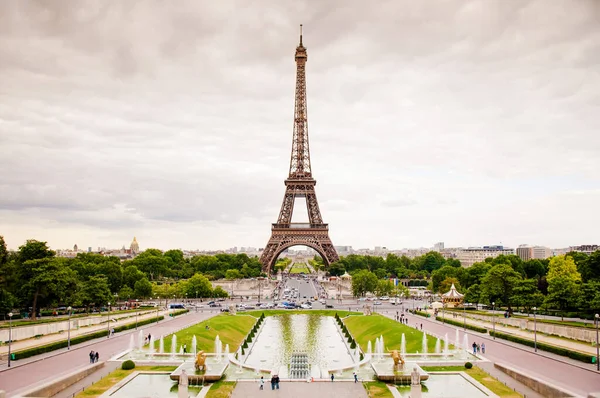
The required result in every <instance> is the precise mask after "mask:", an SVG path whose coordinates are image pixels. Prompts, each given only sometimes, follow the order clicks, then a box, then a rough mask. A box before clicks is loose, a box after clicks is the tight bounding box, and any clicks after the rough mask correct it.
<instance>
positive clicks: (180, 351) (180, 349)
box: [179, 346, 183, 355]
mask: <svg viewBox="0 0 600 398" xmlns="http://www.w3.org/2000/svg"><path fill="white" fill-rule="evenodd" d="M179 355H183V346H181V347H179Z"/></svg>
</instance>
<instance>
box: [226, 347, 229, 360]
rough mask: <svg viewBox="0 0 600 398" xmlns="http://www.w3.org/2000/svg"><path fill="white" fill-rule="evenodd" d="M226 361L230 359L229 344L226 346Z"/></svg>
mask: <svg viewBox="0 0 600 398" xmlns="http://www.w3.org/2000/svg"><path fill="white" fill-rule="evenodd" d="M225 359H226V360H228V359H229V344H225Z"/></svg>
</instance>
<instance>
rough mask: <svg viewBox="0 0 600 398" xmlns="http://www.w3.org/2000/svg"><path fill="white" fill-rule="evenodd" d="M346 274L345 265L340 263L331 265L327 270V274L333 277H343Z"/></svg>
mask: <svg viewBox="0 0 600 398" xmlns="http://www.w3.org/2000/svg"><path fill="white" fill-rule="evenodd" d="M345 272H346V269H345V268H344V265H343V264H340V263H339V262H335V263H333V264H331V265H330V266H329V268H328V269H327V273H328V274H329V275H331V276H341V275H344V273H345Z"/></svg>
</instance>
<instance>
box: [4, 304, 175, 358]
mask: <svg viewBox="0 0 600 398" xmlns="http://www.w3.org/2000/svg"><path fill="white" fill-rule="evenodd" d="M168 314H169V311H168V310H162V311H160V313H159V315H164V316H165V317H166V316H167V315H168ZM132 315H133V316H131V317H128V318H123V319H121V320H118V321H113V322H111V323H110V327H111V328H116V327H117V326H121V325H127V324H131V323H135V318H136V317H135V314H132ZM146 319H156V311H153V312H151V313H146V314H145V315H139V316H138V317H137V320H138V322H139V321H143V320H146ZM100 330H107V324H106V322H104V323H100V324H98V325H93V326H88V327H83V328H80V329H71V339H73V338H74V337H76V336H81V335H86V334H90V333H93V332H97V331H100ZM67 339H68V332H67V331H64V332H63V333H54V334H47V335H44V336H41V337H40V338H32V339H27V340H20V341H14V342H13V343H12V344H11V352H17V351H23V350H26V349H28V348H34V347H39V346H43V345H46V344H50V343H54V342H57V341H66V340H67ZM7 356H8V344H3V345H2V346H0V359H2V360H6V359H7Z"/></svg>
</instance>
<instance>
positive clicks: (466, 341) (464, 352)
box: [463, 333, 469, 358]
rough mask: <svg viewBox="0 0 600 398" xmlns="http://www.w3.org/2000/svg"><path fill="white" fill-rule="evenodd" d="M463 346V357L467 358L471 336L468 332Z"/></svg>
mask: <svg viewBox="0 0 600 398" xmlns="http://www.w3.org/2000/svg"><path fill="white" fill-rule="evenodd" d="M463 348H464V350H463V358H466V357H467V354H468V353H469V336H467V334H466V333H465V335H464V336H463Z"/></svg>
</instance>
